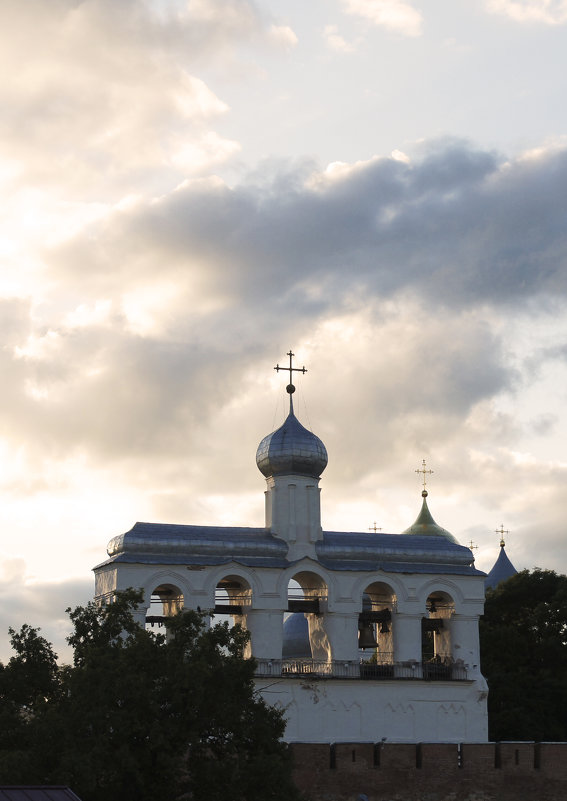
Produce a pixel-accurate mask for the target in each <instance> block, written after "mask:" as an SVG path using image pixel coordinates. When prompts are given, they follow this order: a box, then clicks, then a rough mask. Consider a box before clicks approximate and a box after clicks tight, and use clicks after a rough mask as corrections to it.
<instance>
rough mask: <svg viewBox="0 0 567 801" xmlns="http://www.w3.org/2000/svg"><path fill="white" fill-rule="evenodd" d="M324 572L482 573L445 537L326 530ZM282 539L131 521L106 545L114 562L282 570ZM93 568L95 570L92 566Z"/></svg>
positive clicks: (320, 549) (320, 552)
mask: <svg viewBox="0 0 567 801" xmlns="http://www.w3.org/2000/svg"><path fill="white" fill-rule="evenodd" d="M315 550H316V555H317V559H318V560H319V562H320V564H321V565H323V566H324V567H326V568H327V569H329V570H340V571H345V570H353V571H365V572H366V571H376V570H383V571H385V572H391V573H446V574H454V575H478V576H481V575H484V573H482V572H481V571H479V570H476V569H475V567H474V559H473V555H472V552H471V550H470V549H469V548H466V547H465V546H463V545H459V544H458V543H455V542H452V541H450V540H448V539H447V538H446V537H444V536H432V535H427V536H420V535H418V534H382V533H367V532H342V531H325V532H323V537H322V539H321V540H319V541H318V542H317V543H316V545H315ZM287 552H288V546H287V543H286V542H285V541H284V540H282V539H280V538H278V537H277V536H275V535H274V534H272V533H271V532H270V531H268V530H267V529H265V528H245V527H236V526H235V527H230V526H185V525H174V524H167V523H136V524H135V526H133V528H132V529H131V530H130V531H127V532H126V533H125V534H121V535H120V536H118V537H114V539H112V540H111V541H110V543H109V546H108V554H109V557H110V558H109V559H107V560H106V561H105V562H103V563H101V564H100V565H98V566H97V567H98V568H100V567H104V566H106V565H110V564H112V563H114V562H118V563H128V564H162V565H184V566H186V567H191V566H195V567H197V568H199V567H207V566H213V565H222V564H227V563H228V562H238V563H240V564H242V565H245V566H248V567H266V568H279V569H282V568H285V567H288V566H289V565H291V564H292V562H291V561H289V560H288V559H287ZM95 569H96V568H95Z"/></svg>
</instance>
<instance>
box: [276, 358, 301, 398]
mask: <svg viewBox="0 0 567 801" xmlns="http://www.w3.org/2000/svg"><path fill="white" fill-rule="evenodd" d="M286 356H289V367H280V365H279V364H276V366H275V367H274V370H276V371H277V372H278V373H279V371H280V370H289V384H288V385H287V387H286V391H287V392H289V394H290V395H292V394H293V393H294V392H295V387H294V386H293V384H292V373H294V372H298V373H306V372H307V370H306V368H305V367H293V362H292V359H293V357H294V356H295V353H292V352H291V350H290V351H289V353H286Z"/></svg>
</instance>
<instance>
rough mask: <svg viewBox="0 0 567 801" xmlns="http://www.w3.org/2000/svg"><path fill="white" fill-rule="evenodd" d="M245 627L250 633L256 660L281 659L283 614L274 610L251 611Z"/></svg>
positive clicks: (246, 618)
mask: <svg viewBox="0 0 567 801" xmlns="http://www.w3.org/2000/svg"><path fill="white" fill-rule="evenodd" d="M245 621H246V622H245V624H244V625H245V626H246V628H247V629H248V631H249V632H250V639H251V646H252V648H251V650H252V656H254V657H256V659H281V658H282V643H283V612H282V611H281V610H273V609H250V610H249V611H247V612H246V616H245Z"/></svg>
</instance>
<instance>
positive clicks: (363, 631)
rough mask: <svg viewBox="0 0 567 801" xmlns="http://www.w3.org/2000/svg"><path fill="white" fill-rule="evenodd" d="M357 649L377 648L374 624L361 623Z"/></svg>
mask: <svg viewBox="0 0 567 801" xmlns="http://www.w3.org/2000/svg"><path fill="white" fill-rule="evenodd" d="M358 647H359V648H378V643H377V642H376V637H375V636H374V624H373V623H362V624H361V626H360V629H359V630H358Z"/></svg>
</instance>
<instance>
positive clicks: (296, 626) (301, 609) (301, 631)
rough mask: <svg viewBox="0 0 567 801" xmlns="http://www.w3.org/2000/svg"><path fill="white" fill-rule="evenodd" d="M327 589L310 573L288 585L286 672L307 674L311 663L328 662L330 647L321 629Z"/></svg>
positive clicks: (284, 647)
mask: <svg viewBox="0 0 567 801" xmlns="http://www.w3.org/2000/svg"><path fill="white" fill-rule="evenodd" d="M328 594H329V593H328V587H327V584H326V582H325V581H324V580H323V579H322V578H321V576H319V575H317V573H311V572H310V571H302V572H300V573H296V574H295V575H294V576H293V577H292V578H291V579H290V580H289V582H288V588H287V611H288V613H290V614H288V615H287V617H286V620H285V622H284V640H283V647H282V657H283V658H284V660H285V663H284V664H283V666H282V670H285V671H286V672H307V673H308V672H311V671H312V670H314V669H315V663H330V661H331V646H330V643H329V638H328V636H327V633H326V631H325V626H324V612H325V611H326V608H327V600H328Z"/></svg>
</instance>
